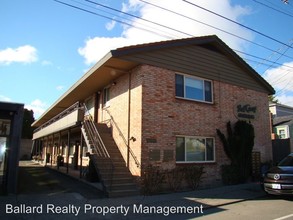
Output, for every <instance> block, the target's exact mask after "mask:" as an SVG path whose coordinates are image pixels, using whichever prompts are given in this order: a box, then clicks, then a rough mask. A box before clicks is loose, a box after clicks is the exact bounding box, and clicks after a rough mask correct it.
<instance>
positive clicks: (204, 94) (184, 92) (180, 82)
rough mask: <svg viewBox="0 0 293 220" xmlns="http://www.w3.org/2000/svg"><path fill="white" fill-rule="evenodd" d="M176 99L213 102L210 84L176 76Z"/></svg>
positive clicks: (206, 81) (199, 79)
mask: <svg viewBox="0 0 293 220" xmlns="http://www.w3.org/2000/svg"><path fill="white" fill-rule="evenodd" d="M175 82H176V97H182V98H186V99H190V100H197V101H204V102H213V97H212V93H213V91H212V82H211V81H209V80H204V79H201V78H196V77H189V76H185V75H180V74H176V76H175Z"/></svg>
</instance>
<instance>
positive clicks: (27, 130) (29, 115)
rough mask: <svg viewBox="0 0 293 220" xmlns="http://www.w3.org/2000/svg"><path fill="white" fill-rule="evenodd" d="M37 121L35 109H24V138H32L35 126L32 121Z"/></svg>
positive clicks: (22, 136)
mask: <svg viewBox="0 0 293 220" xmlns="http://www.w3.org/2000/svg"><path fill="white" fill-rule="evenodd" d="M34 121H35V118H34V112H33V110H28V109H24V114H23V123H22V135H21V138H23V139H32V137H33V132H34V128H33V127H32V123H33V122H34Z"/></svg>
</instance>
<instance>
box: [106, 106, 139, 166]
mask: <svg viewBox="0 0 293 220" xmlns="http://www.w3.org/2000/svg"><path fill="white" fill-rule="evenodd" d="M105 111H106V112H107V113H108V115H109V116H110V120H109V121H110V124H111V126H112V127H115V128H116V129H117V131H118V133H119V136H120V137H121V138H122V140H123V142H124V144H125V146H126V148H127V150H129V154H130V155H131V157H132V159H133V160H134V162H135V164H136V166H137V167H140V163H139V161H138V159H137V158H136V156H135V154H134V152H133V151H132V149H131V148H130V147H129V145H128V141H127V139H126V138H125V136H124V135H123V133H122V131H121V129H120V128H119V126H118V124H117V123H116V121H115V120H114V117H113V116H112V114H111V113H110V111H109V110H108V109H105Z"/></svg>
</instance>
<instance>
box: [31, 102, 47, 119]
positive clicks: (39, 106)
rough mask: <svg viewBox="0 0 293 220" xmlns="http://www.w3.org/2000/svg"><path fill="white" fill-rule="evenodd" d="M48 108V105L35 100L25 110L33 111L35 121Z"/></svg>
mask: <svg viewBox="0 0 293 220" xmlns="http://www.w3.org/2000/svg"><path fill="white" fill-rule="evenodd" d="M47 107H48V105H47V104H46V103H45V102H42V101H41V100H39V99H35V100H34V101H32V102H31V103H30V104H26V105H25V108H27V109H29V110H33V112H34V117H35V119H37V118H38V117H40V116H41V115H42V114H43V113H44V112H45V110H46V109H47Z"/></svg>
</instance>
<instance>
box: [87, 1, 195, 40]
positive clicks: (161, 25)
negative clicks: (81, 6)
mask: <svg viewBox="0 0 293 220" xmlns="http://www.w3.org/2000/svg"><path fill="white" fill-rule="evenodd" d="M85 1H87V2H90V3H92V4H95V5H99V6H101V7H104V8H107V9H110V10H113V11H116V12H119V13H122V14H125V15H128V16H131V17H134V18H137V19H140V20H143V21H146V22H148V23H151V24H154V25H158V26H160V27H163V28H167V29H169V30H172V31H176V32H178V33H181V34H185V35H188V36H190V37H192V36H193V35H191V34H188V33H186V32H183V31H180V30H177V29H175V28H171V27H168V26H166V25H163V24H159V23H157V22H154V21H150V20H148V19H145V18H141V17H139V16H136V15H133V14H130V13H127V12H123V11H121V10H118V9H115V8H112V7H109V6H106V5H103V4H100V3H97V2H93V1H90V0H85Z"/></svg>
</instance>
